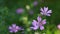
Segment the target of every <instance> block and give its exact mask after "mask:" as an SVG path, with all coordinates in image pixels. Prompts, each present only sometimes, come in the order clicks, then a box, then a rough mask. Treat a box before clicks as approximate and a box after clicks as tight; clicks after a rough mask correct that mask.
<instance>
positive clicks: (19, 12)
mask: <svg viewBox="0 0 60 34" xmlns="http://www.w3.org/2000/svg"><path fill="white" fill-rule="evenodd" d="M23 12H24V9H23V8H18V9H17V10H16V13H17V14H22V13H23Z"/></svg>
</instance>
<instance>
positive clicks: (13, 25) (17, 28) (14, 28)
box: [9, 24, 22, 33]
mask: <svg viewBox="0 0 60 34" xmlns="http://www.w3.org/2000/svg"><path fill="white" fill-rule="evenodd" d="M9 30H10V32H11V33H13V32H14V33H16V32H18V31H19V30H22V28H21V27H19V26H16V24H12V26H9Z"/></svg>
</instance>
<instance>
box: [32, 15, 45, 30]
mask: <svg viewBox="0 0 60 34" xmlns="http://www.w3.org/2000/svg"><path fill="white" fill-rule="evenodd" d="M44 24H46V19H44V20H42V18H41V17H40V16H38V17H37V20H33V22H32V25H33V27H31V29H33V30H37V29H38V28H40V30H44Z"/></svg>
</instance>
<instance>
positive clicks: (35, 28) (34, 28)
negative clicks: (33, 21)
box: [30, 26, 38, 30]
mask: <svg viewBox="0 0 60 34" xmlns="http://www.w3.org/2000/svg"><path fill="white" fill-rule="evenodd" d="M30 28H31V29H33V30H37V29H38V26H35V27H30Z"/></svg>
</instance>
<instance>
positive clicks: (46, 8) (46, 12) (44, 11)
mask: <svg viewBox="0 0 60 34" xmlns="http://www.w3.org/2000/svg"><path fill="white" fill-rule="evenodd" d="M40 11H41V14H42V15H45V16H51V15H50V13H52V10H48V7H44V8H41V9H40Z"/></svg>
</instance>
